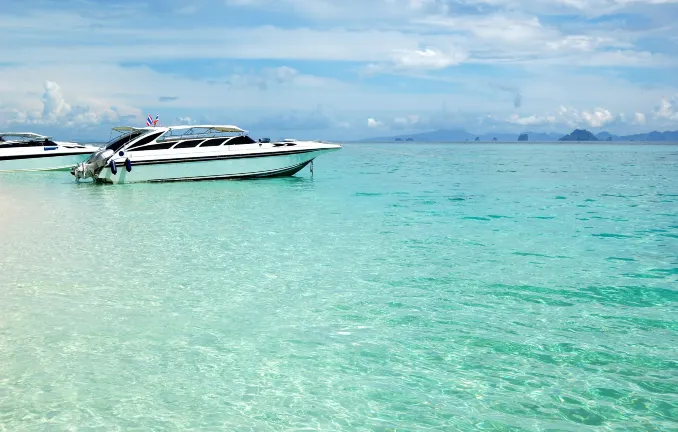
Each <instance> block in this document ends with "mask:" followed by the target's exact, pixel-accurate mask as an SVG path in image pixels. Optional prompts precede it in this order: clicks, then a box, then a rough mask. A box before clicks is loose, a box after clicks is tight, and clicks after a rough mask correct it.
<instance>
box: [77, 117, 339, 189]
mask: <svg viewBox="0 0 678 432" xmlns="http://www.w3.org/2000/svg"><path fill="white" fill-rule="evenodd" d="M113 130H114V131H116V132H118V133H120V135H119V136H118V137H116V138H114V139H113V140H112V141H110V142H109V143H108V144H107V145H106V147H105V148H103V149H101V150H99V151H98V152H96V153H94V154H92V155H91V156H90V157H89V159H87V161H85V162H83V163H80V164H78V165H76V166H74V167H73V169H72V170H71V174H73V175H74V176H75V178H76V179H78V180H79V179H83V178H92V179H93V180H94V181H96V182H103V183H132V182H156V181H180V180H212V179H242V178H256V177H276V176H291V175H294V174H296V173H297V172H299V171H300V170H301V169H302V168H304V167H305V166H306V165H308V164H309V163H311V161H313V159H315V158H316V157H318V156H320V155H321V154H323V153H327V152H330V151H335V150H339V149H340V148H341V146H340V145H338V144H329V143H323V142H319V141H299V140H284V141H278V142H274V141H272V142H263V141H265V140H260V141H259V142H257V141H255V140H253V139H252V138H250V137H249V136H248V135H247V132H246V131H244V130H242V129H240V128H239V127H237V126H228V125H224V126H213V125H203V126H169V127H155V126H149V127H129V126H123V127H115V128H113Z"/></svg>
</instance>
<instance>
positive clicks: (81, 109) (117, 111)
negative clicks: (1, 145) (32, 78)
mask: <svg viewBox="0 0 678 432" xmlns="http://www.w3.org/2000/svg"><path fill="white" fill-rule="evenodd" d="M40 101H41V104H42V109H41V110H38V109H36V107H35V104H32V103H29V104H25V105H23V106H21V104H18V105H19V107H13V108H9V109H8V108H4V109H2V108H0V123H2V124H5V125H7V124H33V125H61V126H72V127H82V126H89V125H96V124H101V123H113V122H118V121H121V120H123V119H135V118H139V117H140V114H141V111H139V110H138V109H135V108H131V107H127V106H123V107H113V106H108V105H106V104H105V103H103V102H102V101H99V100H93V99H90V100H88V101H85V100H83V101H82V102H83V103H86V105H72V104H70V103H68V102H67V101H66V99H65V97H64V95H63V92H62V90H61V87H60V86H59V85H58V84H57V83H56V82H53V81H45V83H44V92H43V94H42V97H41V99H40Z"/></svg>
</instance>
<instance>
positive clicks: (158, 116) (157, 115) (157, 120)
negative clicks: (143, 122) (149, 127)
mask: <svg viewBox="0 0 678 432" xmlns="http://www.w3.org/2000/svg"><path fill="white" fill-rule="evenodd" d="M159 121H160V114H156V115H155V120H153V126H157V125H158V122H159Z"/></svg>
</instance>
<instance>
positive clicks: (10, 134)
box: [0, 132, 50, 139]
mask: <svg viewBox="0 0 678 432" xmlns="http://www.w3.org/2000/svg"><path fill="white" fill-rule="evenodd" d="M0 137H17V138H28V139H48V138H50V137H48V136H45V135H40V134H36V133H33V132H0Z"/></svg>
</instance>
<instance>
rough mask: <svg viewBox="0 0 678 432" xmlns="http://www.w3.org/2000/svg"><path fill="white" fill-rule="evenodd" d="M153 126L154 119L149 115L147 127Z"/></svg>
mask: <svg viewBox="0 0 678 432" xmlns="http://www.w3.org/2000/svg"><path fill="white" fill-rule="evenodd" d="M152 124H153V117H151V115H150V114H149V115H148V117H146V126H151V125H152Z"/></svg>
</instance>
